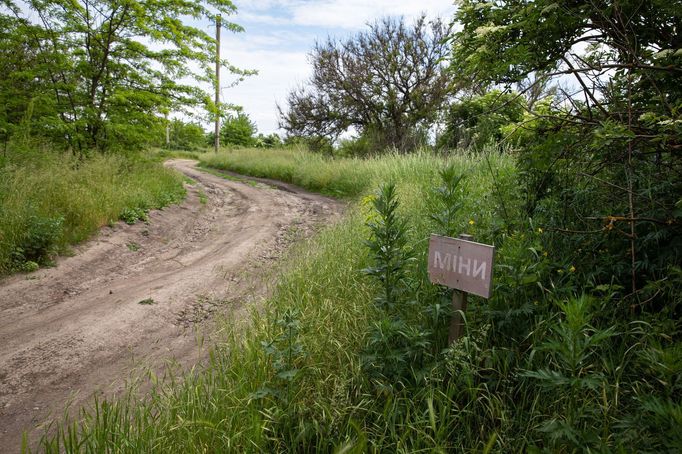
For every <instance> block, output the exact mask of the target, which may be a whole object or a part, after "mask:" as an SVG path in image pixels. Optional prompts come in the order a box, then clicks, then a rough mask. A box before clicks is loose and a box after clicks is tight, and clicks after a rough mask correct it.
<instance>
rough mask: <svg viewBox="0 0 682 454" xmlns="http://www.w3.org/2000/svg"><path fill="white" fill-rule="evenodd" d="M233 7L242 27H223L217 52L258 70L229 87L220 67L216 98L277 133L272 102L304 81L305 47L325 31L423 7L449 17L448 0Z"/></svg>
mask: <svg viewBox="0 0 682 454" xmlns="http://www.w3.org/2000/svg"><path fill="white" fill-rule="evenodd" d="M234 3H235V4H236V5H237V8H238V11H237V14H236V15H233V16H230V17H229V18H226V19H227V20H229V21H231V22H235V23H237V24H239V25H241V26H242V27H244V28H245V29H246V31H245V32H243V33H236V34H235V33H231V32H227V31H223V33H222V36H221V38H222V39H221V41H222V42H221V57H222V58H223V59H227V60H228V61H229V62H230V64H232V65H234V66H237V67H239V68H242V69H255V70H258V72H259V74H258V75H256V76H251V77H249V78H247V79H246V80H245V81H243V82H241V83H240V84H238V85H236V86H234V87H229V84H230V81H231V80H234V78H232V79H230V76H229V75H228V74H227V72H226V71H223V73H222V74H221V78H222V79H223V80H222V82H221V87H222V88H221V102H224V103H231V104H237V105H240V106H242V107H243V108H244V112H245V113H246V114H248V115H249V117H250V118H251V120H253V121H254V122H255V123H256V125H257V126H258V132H260V133H263V134H270V133H272V132H278V133H281V132H282V131H281V130H279V129H278V126H277V121H278V114H277V107H276V104H277V103H279V104H280V105H281V106H282V107H283V108H285V107H286V104H285V100H286V95H287V93H288V92H289V91H291V90H292V89H293V88H295V87H297V86H299V85H303V84H305V82H306V80H307V79H308V78H309V77H310V74H311V65H310V64H309V61H308V57H307V55H308V52H309V51H310V50H311V49H312V48H313V46H314V44H315V42H316V41H323V40H325V39H326V38H327V36H332V37H336V38H341V39H342V38H346V37H349V36H352V35H354V34H356V33H358V32H360V31H362V30H363V29H365V28H366V26H367V23H370V22H374V21H375V20H377V19H380V18H382V17H385V16H403V17H405V19H407V20H408V21H410V22H411V21H412V20H414V19H416V18H417V17H419V16H420V14H421V13H422V12H423V13H425V14H426V15H427V17H429V18H435V17H442V18H450V17H452V15H453V14H454V11H455V6H454V5H453V0H251V1H248V0H237V1H234Z"/></svg>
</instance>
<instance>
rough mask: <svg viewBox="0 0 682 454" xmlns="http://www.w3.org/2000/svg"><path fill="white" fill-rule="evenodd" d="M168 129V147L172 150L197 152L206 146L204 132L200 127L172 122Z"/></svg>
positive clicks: (182, 122) (180, 121)
mask: <svg viewBox="0 0 682 454" xmlns="http://www.w3.org/2000/svg"><path fill="white" fill-rule="evenodd" d="M167 127H168V128H169V131H168V132H169V134H168V135H169V139H170V142H169V143H168V146H169V147H170V148H171V149H174V150H188V151H191V150H197V149H199V148H204V147H205V146H206V132H205V131H204V128H203V127H201V125H198V124H196V123H185V122H184V121H182V120H173V121H172V122H170V124H169V125H167Z"/></svg>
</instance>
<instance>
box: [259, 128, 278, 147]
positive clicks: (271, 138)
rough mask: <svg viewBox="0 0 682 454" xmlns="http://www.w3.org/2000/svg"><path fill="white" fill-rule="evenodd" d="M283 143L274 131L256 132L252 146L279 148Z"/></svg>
mask: <svg viewBox="0 0 682 454" xmlns="http://www.w3.org/2000/svg"><path fill="white" fill-rule="evenodd" d="M282 145H283V142H282V138H281V137H280V136H279V135H277V134H276V133H274V132H273V133H271V134H268V135H267V136H266V135H264V134H258V136H257V137H256V140H255V144H254V146H255V147H256V148H279V147H281V146H282Z"/></svg>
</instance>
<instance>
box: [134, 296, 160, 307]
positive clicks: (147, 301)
mask: <svg viewBox="0 0 682 454" xmlns="http://www.w3.org/2000/svg"><path fill="white" fill-rule="evenodd" d="M137 304H142V305H143V306H151V305H152V304H156V301H154V300H153V299H152V298H145V299H143V300H142V301H138V302H137Z"/></svg>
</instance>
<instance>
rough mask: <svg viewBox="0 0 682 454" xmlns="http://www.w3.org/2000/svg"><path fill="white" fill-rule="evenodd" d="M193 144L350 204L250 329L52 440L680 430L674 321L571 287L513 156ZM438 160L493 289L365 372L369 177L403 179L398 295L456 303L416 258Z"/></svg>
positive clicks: (293, 440) (454, 438) (453, 438)
mask: <svg viewBox="0 0 682 454" xmlns="http://www.w3.org/2000/svg"><path fill="white" fill-rule="evenodd" d="M201 160H202V162H203V163H204V164H205V165H210V166H213V167H218V168H222V169H230V170H234V171H238V172H241V173H247V174H251V175H256V176H262V177H270V178H278V179H283V180H286V181H290V182H293V183H296V184H299V185H301V186H305V187H307V188H310V189H317V190H320V191H324V192H326V193H334V194H337V195H340V196H343V197H346V198H348V199H350V200H351V206H350V209H349V212H348V214H347V216H346V217H345V218H344V219H343V220H342V221H340V222H339V223H338V224H336V225H333V226H329V227H327V228H325V229H324V230H323V231H322V232H321V233H320V234H318V235H317V236H316V237H314V238H313V239H311V240H309V241H307V242H305V243H304V244H301V245H298V246H297V247H295V248H294V249H293V250H292V251H291V254H290V256H289V258H288V259H287V260H286V261H285V262H284V263H283V265H282V275H281V279H280V283H279V285H278V287H277V290H276V292H275V294H274V295H273V297H272V298H271V299H270V300H269V301H268V304H267V305H266V309H265V310H264V311H263V312H262V313H254V314H252V319H251V324H250V326H249V328H248V329H246V330H244V332H242V333H232V334H230V335H226V338H225V340H224V342H223V343H221V344H220V345H217V346H215V348H214V349H213V350H212V352H211V355H210V362H209V364H208V366H207V367H206V368H205V369H204V370H200V371H193V372H192V373H189V374H186V375H185V376H184V377H183V379H182V380H176V379H175V378H173V379H170V380H168V379H167V380H166V381H161V382H159V384H158V385H156V386H155V387H154V388H153V390H152V392H151V393H150V394H149V395H148V396H147V397H146V398H145V399H144V400H142V401H141V402H137V401H135V400H133V399H121V400H114V401H111V402H99V403H98V404H97V405H95V407H94V410H91V411H89V412H84V413H82V415H81V421H80V422H79V423H74V424H69V423H68V422H62V423H61V424H60V425H58V428H57V435H56V436H55V435H51V436H47V437H45V438H44V439H43V445H42V447H43V448H44V449H45V450H46V451H48V452H59V451H62V450H63V451H67V452H108V451H116V452H147V451H154V452H190V453H191V452H281V451H301V452H320V451H322V452H330V451H331V452H452V451H482V452H493V451H494V452H524V451H529V450H531V451H550V452H573V451H579V450H591V451H595V452H607V451H611V450H615V451H618V450H620V451H628V450H646V449H651V450H654V451H660V450H673V451H675V450H676V449H677V448H679V447H680V443H681V442H682V440H681V439H680V436H679V433H680V431H679V427H680V423H682V420H681V419H680V418H679V415H680V414H682V413H680V408H681V407H680V402H679V395H680V394H676V392H677V391H679V388H680V380H679V377H680V372H681V369H680V364H682V363H680V362H679V358H680V355H679V351H680V347H679V342H677V343H675V342H671V339H672V338H671V336H670V335H667V334H666V332H671V333H672V332H678V331H676V329H677V328H675V327H676V326H678V325H677V324H676V322H675V321H671V320H665V319H662V318H655V317H649V318H645V317H643V318H642V319H641V320H622V321H619V320H618V319H614V318H609V317H608V316H607V314H609V311H610V310H611V307H612V306H613V303H612V301H611V300H610V297H609V296H608V295H604V296H602V297H601V298H597V297H593V296H587V295H579V293H578V292H579V291H580V290H579V289H580V288H579V280H578V277H577V276H578V274H577V273H575V272H573V271H572V270H567V269H557V268H558V267H559V266H560V264H561V263H562V261H561V257H555V255H561V254H560V251H559V252H555V251H547V250H546V249H544V245H545V238H546V235H547V234H546V232H545V233H543V232H542V229H541V228H538V226H536V225H534V224H533V222H532V221H528V220H525V221H524V220H520V219H519V216H520V215H519V213H520V210H519V209H518V208H519V206H520V205H521V201H520V199H519V195H518V193H517V192H516V185H515V172H516V170H515V167H514V164H513V160H512V158H510V157H509V156H506V155H502V154H499V153H497V152H494V151H490V152H488V153H485V154H482V155H460V156H452V157H448V158H443V157H438V156H434V155H430V154H428V153H421V154H414V155H408V156H398V155H395V156H384V157H379V158H373V159H369V160H363V161H360V160H354V159H340V160H331V159H326V158H322V157H319V156H316V155H310V154H306V153H302V152H293V151H279V150H273V151H263V150H240V151H234V152H226V153H221V154H218V155H215V154H207V155H203V156H201ZM447 165H451V166H452V168H453V172H455V173H460V174H464V175H465V177H464V180H462V181H463V182H462V184H461V185H459V186H457V187H458V191H461V192H460V196H461V202H462V206H461V208H460V209H459V211H458V215H457V217H456V219H454V220H453V222H454V226H453V230H454V231H459V232H466V233H470V234H473V235H474V237H475V238H476V239H479V240H481V241H484V242H489V243H494V244H495V245H496V246H497V250H498V253H497V259H496V260H497V266H496V270H495V272H496V276H495V285H494V295H493V297H492V298H491V299H490V300H487V301H484V300H482V299H478V298H471V299H470V302H469V309H468V311H467V314H466V316H467V325H466V335H465V336H464V337H463V338H462V339H460V340H459V341H458V342H457V343H456V344H455V345H453V346H451V347H449V348H445V342H444V339H446V338H447V332H446V331H444V330H443V329H442V328H443V327H442V326H441V327H440V328H439V327H438V326H433V333H432V336H431V338H432V340H431V342H432V345H431V346H430V347H428V348H430V349H431V353H430V354H431V355H432V357H433V358H434V361H432V362H431V363H427V364H426V365H425V366H423V367H422V366H419V365H417V364H408V365H407V367H406V368H404V369H408V370H409V369H411V368H412V369H413V372H414V373H413V374H412V375H411V376H410V377H402V378H401V377H396V378H395V380H394V381H391V380H386V379H385V377H384V378H383V379H382V377H380V376H379V377H378V378H377V377H373V376H370V375H368V373H367V370H366V369H365V367H364V365H363V362H364V360H363V355H365V354H366V353H367V346H368V341H369V340H370V337H373V340H379V341H381V340H382V338H381V335H382V332H381V329H383V326H384V325H382V320H385V318H386V317H385V314H382V309H381V308H380V307H379V306H378V305H376V304H374V301H375V299H376V297H377V295H378V294H379V292H380V289H379V288H378V287H379V286H378V283H377V282H375V281H374V280H373V279H371V278H370V277H369V276H367V275H366V273H363V272H362V270H363V269H365V268H367V267H368V266H372V265H373V264H372V260H373V258H372V257H371V256H370V255H369V253H368V250H367V248H366V246H365V240H366V239H367V238H368V236H369V234H370V231H369V229H368V227H367V226H366V223H367V221H368V219H369V220H372V219H375V218H374V216H376V213H373V211H372V208H371V206H372V203H371V202H372V200H373V196H372V194H373V192H374V190H375V188H376V187H377V186H378V185H380V184H382V183H385V182H392V183H394V184H395V185H396V188H397V193H398V200H399V202H400V206H399V215H400V216H401V217H402V218H403V219H405V220H406V221H407V224H408V225H409V226H410V227H409V229H408V230H407V231H406V232H405V235H406V238H407V243H408V245H409V247H410V248H411V249H412V251H411V254H412V255H413V256H414V257H415V258H416V260H415V261H414V262H413V264H412V265H410V266H409V268H406V269H405V272H406V273H405V275H406V276H408V277H409V279H410V282H409V283H408V284H409V285H408V286H407V287H409V289H410V292H411V293H410V295H409V298H408V299H406V300H405V301H404V303H403V304H405V305H406V306H405V307H406V308H407V310H411V311H413V313H414V314H415V315H414V317H413V319H411V321H413V322H414V323H417V324H419V323H423V322H425V321H428V319H429V317H432V316H434V309H437V308H439V307H440V308H441V309H442V310H447V307H448V306H449V296H450V293H449V292H448V291H445V290H444V289H441V288H438V287H435V286H433V285H431V284H429V283H428V279H427V276H426V248H427V241H426V239H427V237H428V234H429V233H431V232H434V231H435V232H438V227H437V223H436V222H435V221H434V220H433V219H432V216H431V215H433V214H434V213H437V212H438V210H439V209H441V208H442V206H441V205H439V194H438V191H437V190H436V189H435V188H437V187H438V186H440V185H441V184H442V182H441V181H440V177H439V175H438V172H439V170H441V169H443V168H444V167H445V166H447ZM375 222H378V221H375ZM681 274H682V273H681ZM671 279H672V277H671ZM674 280H675V281H676V282H680V279H679V278H675V279H674ZM606 290H608V289H606ZM425 309H429V311H428V313H427V311H425ZM230 326H232V324H230V323H227V324H226V328H225V329H226V331H227V332H230V328H229V327H230ZM408 328H410V327H408ZM385 339H386V341H387V343H390V339H389V338H388V337H386V338H385ZM386 351H388V352H389V354H391V353H390V352H392V351H393V350H391V345H387V349H386ZM390 360H392V361H400V360H401V358H400V356H396V357H395V358H390ZM404 378H409V380H403V379H404Z"/></svg>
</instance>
